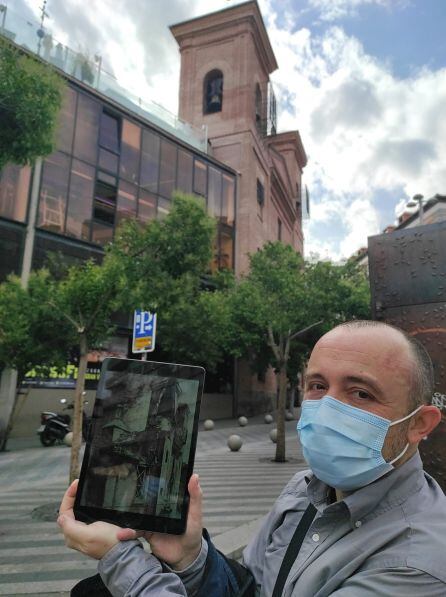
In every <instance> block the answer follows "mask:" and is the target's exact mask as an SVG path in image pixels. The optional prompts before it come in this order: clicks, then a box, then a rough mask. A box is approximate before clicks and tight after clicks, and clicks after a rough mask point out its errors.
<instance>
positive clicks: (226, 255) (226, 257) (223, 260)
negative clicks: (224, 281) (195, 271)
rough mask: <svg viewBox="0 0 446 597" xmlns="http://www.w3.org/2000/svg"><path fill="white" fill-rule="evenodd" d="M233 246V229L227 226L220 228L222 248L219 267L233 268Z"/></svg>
mask: <svg viewBox="0 0 446 597" xmlns="http://www.w3.org/2000/svg"><path fill="white" fill-rule="evenodd" d="M233 246H234V240H233V238H232V230H230V229H229V230H228V229H227V228H226V227H224V228H223V227H222V228H221V229H220V250H219V257H220V259H219V268H220V269H233V267H234V262H233Z"/></svg>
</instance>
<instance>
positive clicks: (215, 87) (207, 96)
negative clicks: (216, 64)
mask: <svg viewBox="0 0 446 597" xmlns="http://www.w3.org/2000/svg"><path fill="white" fill-rule="evenodd" d="M222 108H223V73H222V72H221V71H220V70H212V71H210V72H209V73H208V74H207V75H206V77H205V78H204V89H203V114H213V113H215V112H221V111H222Z"/></svg>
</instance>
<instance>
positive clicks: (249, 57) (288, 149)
mask: <svg viewBox="0 0 446 597" xmlns="http://www.w3.org/2000/svg"><path fill="white" fill-rule="evenodd" d="M170 29H171V32H172V34H173V35H174V37H175V39H176V41H177V42H178V45H179V48H180V52H181V73H180V98H179V116H180V118H181V119H183V120H185V121H186V122H189V123H191V124H193V125H195V126H198V127H201V126H202V125H203V124H204V125H206V126H207V129H208V139H209V145H210V153H211V154H212V155H213V156H214V157H215V158H216V159H218V160H219V161H221V162H223V163H225V164H227V165H229V166H231V167H232V168H233V169H234V170H236V171H237V172H238V173H239V177H238V181H237V201H236V214H235V224H236V245H235V270H236V273H238V274H240V273H242V272H244V271H246V270H247V269H248V267H249V260H248V253H253V252H255V251H256V250H257V249H258V248H260V247H262V245H263V244H264V243H265V242H267V241H270V240H271V241H275V240H281V241H282V242H284V243H287V244H290V245H292V246H293V247H294V248H295V249H296V251H299V252H302V250H303V236H302V220H301V215H302V212H301V196H302V193H301V189H302V185H301V175H302V170H303V168H304V166H305V165H306V155H305V150H304V147H303V145H302V141H301V139H300V135H299V133H298V132H297V131H290V132H286V133H277V130H276V129H277V122H276V100H275V97H274V93H273V91H272V86H271V83H270V80H269V75H270V74H271V73H272V72H273V71H274V70H276V69H277V62H276V59H275V56H274V52H273V50H272V47H271V44H270V41H269V38H268V34H267V32H266V29H265V25H264V23H263V19H262V15H261V13H260V10H259V7H258V4H257V2H256V1H255V0H251V1H249V2H245V3H243V4H239V5H236V6H234V7H231V8H227V9H224V10H220V11H218V12H215V13H212V14H208V15H205V16H202V17H198V18H195V19H191V20H189V21H185V22H183V23H179V24H177V25H173V26H172V27H171V28H170Z"/></svg>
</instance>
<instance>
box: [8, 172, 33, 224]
mask: <svg viewBox="0 0 446 597" xmlns="http://www.w3.org/2000/svg"><path fill="white" fill-rule="evenodd" d="M30 179H31V168H30V167H29V166H23V167H20V166H16V165H13V164H9V165H8V166H5V168H3V170H1V171H0V216H2V217H3V218H9V219H10V220H15V221H16V222H25V221H26V212H27V209H28V195H29V187H30Z"/></svg>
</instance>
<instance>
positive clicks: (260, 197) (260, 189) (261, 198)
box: [257, 179, 265, 207]
mask: <svg viewBox="0 0 446 597" xmlns="http://www.w3.org/2000/svg"><path fill="white" fill-rule="evenodd" d="M257 203H258V204H259V205H260V207H263V205H264V203H265V187H264V186H263V184H262V183H261V182H260V180H259V179H257Z"/></svg>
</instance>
